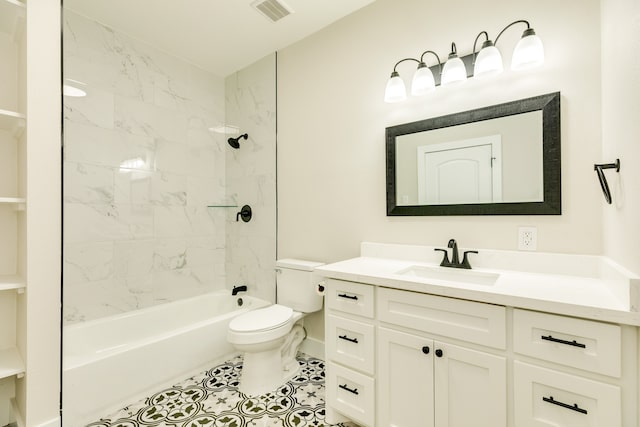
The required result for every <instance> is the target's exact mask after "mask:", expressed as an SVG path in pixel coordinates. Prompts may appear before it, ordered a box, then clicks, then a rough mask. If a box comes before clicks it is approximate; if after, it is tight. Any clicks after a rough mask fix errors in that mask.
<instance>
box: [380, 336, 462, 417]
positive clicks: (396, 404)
mask: <svg viewBox="0 0 640 427" xmlns="http://www.w3.org/2000/svg"><path fill="white" fill-rule="evenodd" d="M377 402H378V405H377V411H378V422H377V423H376V426H378V427H433V426H434V424H433V422H434V415H433V341H432V340H429V339H426V338H422V337H418V336H415V335H411V334H406V333H403V332H398V331H394V330H391V329H386V328H383V327H380V328H378V396H377ZM443 425H444V424H443ZM470 425H471V424H470Z"/></svg>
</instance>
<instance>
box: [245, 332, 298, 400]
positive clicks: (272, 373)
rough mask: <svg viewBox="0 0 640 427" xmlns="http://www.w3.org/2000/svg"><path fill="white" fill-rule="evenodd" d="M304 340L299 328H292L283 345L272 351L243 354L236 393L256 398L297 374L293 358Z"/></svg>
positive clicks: (295, 362)
mask: <svg viewBox="0 0 640 427" xmlns="http://www.w3.org/2000/svg"><path fill="white" fill-rule="evenodd" d="M303 339H304V329H303V328H302V326H300V325H296V326H294V327H293V328H292V330H291V332H289V334H288V335H287V336H286V337H285V339H284V343H283V344H282V345H281V346H280V347H277V348H275V349H272V350H263V351H258V352H245V353H244V355H243V362H242V373H241V374H240V385H239V386H238V389H239V390H240V392H242V393H244V394H245V395H247V396H259V395H262V394H265V393H268V392H270V391H274V390H275V389H277V388H278V387H279V386H281V385H283V384H284V383H286V382H287V381H289V380H290V379H291V378H293V377H294V376H296V375H297V374H298V372H299V371H300V364H298V362H297V360H296V359H295V356H296V354H297V352H298V347H300V343H301V342H302V340H303Z"/></svg>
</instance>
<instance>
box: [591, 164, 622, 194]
mask: <svg viewBox="0 0 640 427" xmlns="http://www.w3.org/2000/svg"><path fill="white" fill-rule="evenodd" d="M604 169H615V170H616V172H620V159H616V161H615V163H603V164H595V165H593V170H595V171H596V173H597V174H598V180H600V187H602V192H603V193H604V199H605V200H606V201H607V203H609V204H611V191H610V190H609V184H608V183H607V177H606V176H605V175H604Z"/></svg>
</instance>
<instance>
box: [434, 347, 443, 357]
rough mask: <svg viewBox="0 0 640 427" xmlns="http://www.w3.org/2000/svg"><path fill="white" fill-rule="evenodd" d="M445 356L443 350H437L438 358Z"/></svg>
mask: <svg viewBox="0 0 640 427" xmlns="http://www.w3.org/2000/svg"><path fill="white" fill-rule="evenodd" d="M443 354H444V353H443V352H442V350H441V349H437V350H436V356H438V357H442V355H443Z"/></svg>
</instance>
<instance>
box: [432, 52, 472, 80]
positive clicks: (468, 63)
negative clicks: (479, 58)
mask: <svg viewBox="0 0 640 427" xmlns="http://www.w3.org/2000/svg"><path fill="white" fill-rule="evenodd" d="M460 59H462V62H464V67H465V68H466V69H467V78H469V77H473V53H470V54H469V55H465V56H461V57H460ZM429 69H430V70H431V72H432V73H433V80H435V82H436V86H440V80H442V75H441V74H440V71H442V70H441V68H440V65H439V64H436V65H432V66H431V67H429Z"/></svg>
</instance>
